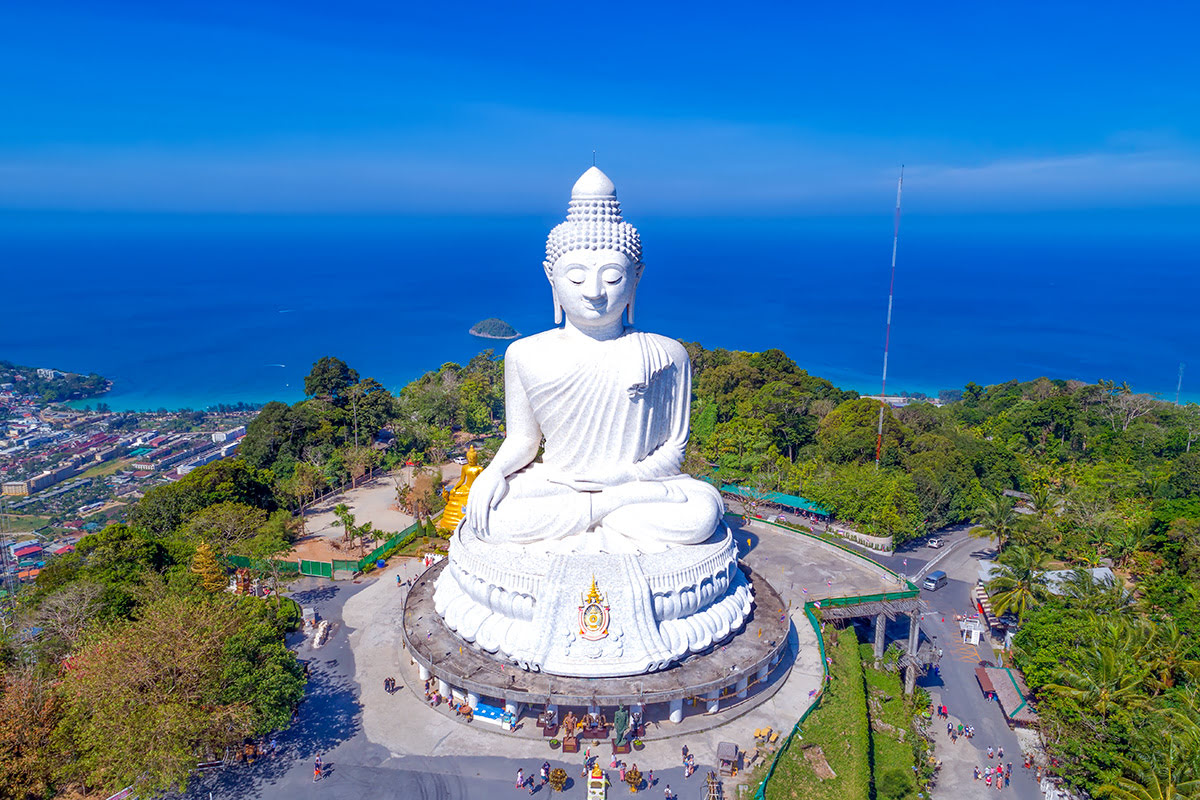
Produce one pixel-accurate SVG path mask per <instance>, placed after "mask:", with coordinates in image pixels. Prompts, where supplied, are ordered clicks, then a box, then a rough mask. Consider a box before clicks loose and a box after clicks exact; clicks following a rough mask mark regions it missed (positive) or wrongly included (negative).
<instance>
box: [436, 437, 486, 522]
mask: <svg viewBox="0 0 1200 800" xmlns="http://www.w3.org/2000/svg"><path fill="white" fill-rule="evenodd" d="M481 472H483V467H481V466H479V455H478V454H477V453H476V452H475V445H471V447H470V448H469V449H468V450H467V465H466V466H465V467H463V468H462V476H461V477H459V479H458V483H456V484H454V488H453V489H443V490H442V499H443V500H445V501H446V510H445V511H444V512H443V513H442V518H441V519H440V520H438V524H437V528H438V530H439V531H445V532H446V533H447V534H451V533H454V529H455V528H456V527H457V526H458V523H459V520H461V519H462V518H463V508H464V507H465V506H466V505H467V495H469V494H470V493H471V484H472V483H474V482H475V476H477V475H478V474H479V473H481Z"/></svg>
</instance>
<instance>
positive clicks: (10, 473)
mask: <svg viewBox="0 0 1200 800" xmlns="http://www.w3.org/2000/svg"><path fill="white" fill-rule="evenodd" d="M43 377H45V376H43ZM22 389H23V386H22V381H18V380H16V379H15V378H13V379H9V380H5V382H4V384H3V386H0V552H3V553H4V554H5V555H7V556H9V558H7V559H6V560H5V561H4V564H5V568H6V574H5V575H4V576H3V579H4V580H5V581H9V580H12V579H14V578H15V579H17V580H32V579H33V578H35V577H36V576H37V572H38V570H40V569H41V567H43V566H44V565H45V563H46V562H47V561H48V560H50V559H52V558H54V557H56V556H61V555H64V554H66V553H69V552H72V551H73V550H74V545H75V543H76V542H77V541H78V540H79V538H80V537H81V536H83V535H86V534H87V533H90V532H93V531H96V530H99V529H100V528H102V527H103V526H104V525H105V524H107V523H108V522H113V521H119V520H121V519H123V518H124V515H125V513H126V509H127V507H128V505H129V504H131V503H132V502H134V501H136V500H137V499H138V498H140V497H141V496H142V495H143V494H145V492H146V491H148V490H149V489H152V488H154V487H155V486H158V485H161V484H163V483H168V482H171V481H175V480H178V479H179V478H180V477H182V476H183V475H186V474H187V473H189V472H191V471H192V470H194V469H196V468H197V467H199V466H202V465H204V464H208V463H211V462H213V461H217V460H219V459H222V458H229V457H230V456H233V455H235V454H236V452H237V449H238V447H239V446H240V444H241V440H242V438H243V437H244V436H245V434H246V422H247V421H248V420H249V419H250V417H252V416H253V412H244V411H242V412H222V413H216V412H212V413H208V412H157V413H150V412H139V413H113V412H109V411H91V410H77V409H72V408H69V407H67V406H63V405H55V406H49V405H48V404H47V403H45V401H44V400H42V399H41V398H40V397H39V396H37V395H31V394H29V393H27V392H23V391H22ZM7 573H11V574H7Z"/></svg>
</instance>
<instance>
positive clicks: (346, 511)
mask: <svg viewBox="0 0 1200 800" xmlns="http://www.w3.org/2000/svg"><path fill="white" fill-rule="evenodd" d="M333 515H334V516H335V517H337V518H338V521H339V522H341V523H342V526H343V527H344V528H345V529H346V534H345V535H344V536H343V537H342V541H343V542H351V541H353V540H354V515H353V514H351V513H350V507H349V506H348V505H346V504H345V503H338V504H337V505H336V506H334V507H333Z"/></svg>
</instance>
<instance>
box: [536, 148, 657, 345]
mask: <svg viewBox="0 0 1200 800" xmlns="http://www.w3.org/2000/svg"><path fill="white" fill-rule="evenodd" d="M575 250H613V251H616V252H618V253H620V254H621V255H623V256H625V257H626V258H628V259H629V263H630V270H631V271H632V272H633V279H634V281H638V280H640V279H641V277H642V239H641V237H640V236H639V235H638V231H637V228H635V227H633V226H632V225H630V224H629V223H628V222H626V221H625V220H623V219H621V203H620V201H619V200H617V190H616V187H615V186H614V185H613V182H612V181H611V180H610V179H609V177H608V176H607V175H605V174H604V173H603V172H601V171H600V170H599V169H597V168H596V167H590V168H589V169H588V171H587V172H585V173H583V175H581V176H580V178H579V180H577V181H576V182H575V186H574V187H572V189H571V202H569V203H568V204H567V219H566V221H565V222H562V223H559V224H558V225H556V226H555V227H554V229H553V230H551V231H550V235H549V236H547V237H546V260H545V261H544V262H542V266H543V267H544V268H545V270H546V277H547V278H550V279H551V285H553V276H554V265H555V263H556V262H557V261H558V260H559V259H560V258H562V256H563V255H565V254H567V253H570V252H573V251H575ZM635 294H636V293H635ZM628 314H629V324H630V325H632V324H633V301H632V300H631V301H630V303H629V306H628ZM560 322H562V306H561V305H559V302H558V298H557V297H555V298H554V323H555V324H556V325H557V324H558V323H560Z"/></svg>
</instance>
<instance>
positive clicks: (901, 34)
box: [0, 0, 1200, 219]
mask: <svg viewBox="0 0 1200 800" xmlns="http://www.w3.org/2000/svg"><path fill="white" fill-rule="evenodd" d="M14 5H15V4H10V6H9V7H8V8H7V9H6V10H5V11H4V12H3V24H0V70H2V74H4V75H5V76H6V78H5V80H4V81H3V88H2V89H0V209H5V210H88V211H91V210H119V211H202V212H213V211H216V212H306V213H307V212H318V213H320V212H333V213H363V212H365V213H377V212H382V213H435V214H457V213H463V214H476V213H537V212H540V211H544V210H545V208H546V203H547V198H554V199H555V201H556V202H557V201H558V200H559V199H561V196H562V195H563V193H564V191H565V189H564V184H565V185H569V182H570V181H571V180H573V178H574V177H575V176H576V175H577V174H578V173H579V172H581V171H582V170H583V169H584V168H585V167H586V166H587V165H588V164H589V163H590V160H591V151H592V149H593V148H594V149H596V150H598V151H599V163H600V165H601V166H602V167H603V168H604V169H605V170H606V171H608V172H609V173H610V174H611V175H612V176H613V177H614V179H616V180H617V185H618V190H619V192H620V193H621V194H622V196H623V197H626V198H629V197H636V198H637V202H638V210H639V212H640V213H642V214H660V215H679V216H738V215H791V214H810V215H811V214H855V213H864V212H867V211H876V210H878V209H879V208H880V198H881V197H882V198H886V200H885V202H890V198H891V196H892V193H893V192H894V189H893V188H892V187H893V186H894V182H895V178H896V173H897V171H898V169H899V166H900V164H901V163H904V164H906V165H907V166H906V182H907V184H908V186H910V187H913V188H912V191H911V192H910V193H909V194H908V195H906V202H911V203H913V204H914V209H915V210H922V211H927V212H934V213H959V212H1021V213H1026V212H1038V211H1042V210H1067V211H1074V212H1082V211H1088V210H1091V209H1139V210H1145V211H1146V212H1147V213H1151V214H1152V213H1155V210H1156V209H1157V210H1161V211H1162V212H1163V213H1164V214H1167V215H1168V216H1171V215H1175V216H1178V218H1180V219H1191V218H1192V216H1191V215H1190V214H1187V213H1181V212H1183V211H1184V210H1188V209H1195V208H1198V207H1200V56H1197V52H1198V49H1197V48H1196V46H1195V41H1194V35H1195V31H1196V30H1197V25H1198V23H1200V12H1198V11H1197V10H1196V9H1197V6H1195V4H1185V3H1171V2H1156V3H1152V4H1138V5H1137V6H1134V5H1133V4H1128V3H1124V4H1118V3H1107V2H1089V3H1078V4H1061V3H988V4H980V3H920V4H916V3H856V4H851V3H820V4H817V3H808V4H778V5H772V4H729V3H688V4H682V3H680V4H670V5H666V4H654V5H652V4H628V5H623V6H621V5H615V4H609V5H605V4H597V3H579V4H572V3H563V2H559V3H552V4H550V3H548V4H525V3H523V4H511V5H516V6H519V10H513V9H511V8H508V7H506V6H509V5H510V4H500V3H494V2H492V3H480V4H474V3H443V4H418V3H413V4H407V3H395V2H361V1H360V0H350V1H349V2H339V3H337V4H333V3H320V4H318V3H309V2H287V3H284V2H274V0H271V2H249V3H248V2H221V0H212V2H190V1H187V0H185V1H183V2H171V3H129V2H111V1H108V2H103V3H100V2H89V3H62V2H54V1H53V0H49V1H43V2H38V3H25V4H23V6H24V7H19V8H18V7H14ZM435 6H436V7H435ZM627 202H628V201H627ZM555 208H556V209H557V205H556V206H555Z"/></svg>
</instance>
